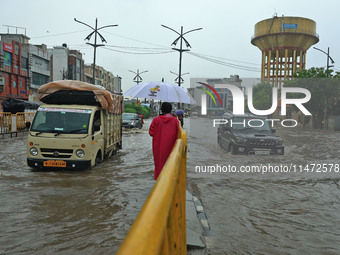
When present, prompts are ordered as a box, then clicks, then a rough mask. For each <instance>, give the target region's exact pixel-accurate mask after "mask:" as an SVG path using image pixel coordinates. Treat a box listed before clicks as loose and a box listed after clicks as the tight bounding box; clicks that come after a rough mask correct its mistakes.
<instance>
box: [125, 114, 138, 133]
mask: <svg viewBox="0 0 340 255" xmlns="http://www.w3.org/2000/svg"><path fill="white" fill-rule="evenodd" d="M122 127H123V128H139V129H142V128H143V120H142V118H141V117H140V116H139V115H138V114H136V113H123V118H122Z"/></svg>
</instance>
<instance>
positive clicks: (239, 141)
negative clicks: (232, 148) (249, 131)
mask: <svg viewBox="0 0 340 255" xmlns="http://www.w3.org/2000/svg"><path fill="white" fill-rule="evenodd" d="M236 142H237V143H240V144H244V143H246V142H247V140H246V139H244V138H241V137H236Z"/></svg>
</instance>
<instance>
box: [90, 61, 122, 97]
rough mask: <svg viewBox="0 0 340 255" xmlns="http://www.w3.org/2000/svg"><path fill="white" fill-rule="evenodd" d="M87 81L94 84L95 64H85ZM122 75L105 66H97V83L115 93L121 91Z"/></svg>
mask: <svg viewBox="0 0 340 255" xmlns="http://www.w3.org/2000/svg"><path fill="white" fill-rule="evenodd" d="M84 69H85V81H86V82H88V83H91V84H93V64H91V65H85V68H84ZM121 79H122V78H121V77H119V76H115V75H114V74H112V73H111V72H110V71H106V70H105V69H104V68H103V67H101V66H98V65H96V66H95V83H94V84H95V85H100V86H103V87H104V88H106V89H107V90H109V91H111V92H115V93H121V92H122V91H121V87H122V86H121Z"/></svg>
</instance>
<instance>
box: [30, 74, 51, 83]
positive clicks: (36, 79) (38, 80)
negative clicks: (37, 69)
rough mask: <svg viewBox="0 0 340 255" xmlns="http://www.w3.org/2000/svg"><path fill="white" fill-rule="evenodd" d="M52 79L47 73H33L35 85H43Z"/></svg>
mask: <svg viewBox="0 0 340 255" xmlns="http://www.w3.org/2000/svg"><path fill="white" fill-rule="evenodd" d="M49 81H50V77H49V76H46V75H42V74H40V73H32V83H33V84H34V85H43V84H45V83H48V82H49Z"/></svg>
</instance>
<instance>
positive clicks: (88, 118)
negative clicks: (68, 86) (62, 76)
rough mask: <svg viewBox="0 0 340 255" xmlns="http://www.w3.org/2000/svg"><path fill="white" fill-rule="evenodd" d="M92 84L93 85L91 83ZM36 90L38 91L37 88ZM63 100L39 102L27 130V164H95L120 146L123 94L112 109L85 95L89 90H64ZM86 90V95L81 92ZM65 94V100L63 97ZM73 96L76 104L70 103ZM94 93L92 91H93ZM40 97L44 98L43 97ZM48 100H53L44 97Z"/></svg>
mask: <svg viewBox="0 0 340 255" xmlns="http://www.w3.org/2000/svg"><path fill="white" fill-rule="evenodd" d="M92 86H94V85H92ZM38 92H39V91H38ZM59 92H60V91H58V92H55V93H57V95H54V97H55V96H57V98H58V100H59V101H60V102H66V101H67V104H62V103H58V104H56V103H54V104H50V103H44V104H42V105H41V106H40V107H39V108H38V110H37V112H36V114H35V117H34V119H33V122H32V124H31V126H30V130H29V133H28V141H27V164H28V166H30V167H33V168H38V169H41V168H50V167H55V168H64V169H84V168H90V167H92V166H94V165H97V164H98V163H99V162H101V161H102V160H103V159H104V158H107V157H110V156H111V155H113V154H115V153H116V152H117V150H119V149H121V148H122V96H121V95H115V97H114V99H115V100H116V101H118V102H115V104H116V110H115V111H113V112H112V111H109V110H107V109H103V107H102V106H101V105H98V102H97V103H95V101H96V100H94V101H93V102H94V103H91V102H90V101H91V100H93V98H91V100H85V101H86V104H79V102H82V103H84V100H79V99H80V98H82V97H83V99H86V98H87V97H88V95H91V92H88V91H86V92H84V91H79V92H73V91H66V95H64V96H63V97H61V96H60V93H64V94H65V91H61V92H60V93H59ZM85 94H86V96H84V95H85ZM65 97H66V98H67V100H66V99H65ZM70 97H73V98H74V99H75V101H76V102H77V104H70V102H72V101H73V100H70ZM92 97H93V93H92ZM42 101H43V100H42ZM45 101H48V102H51V101H53V100H50V99H48V100H45Z"/></svg>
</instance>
